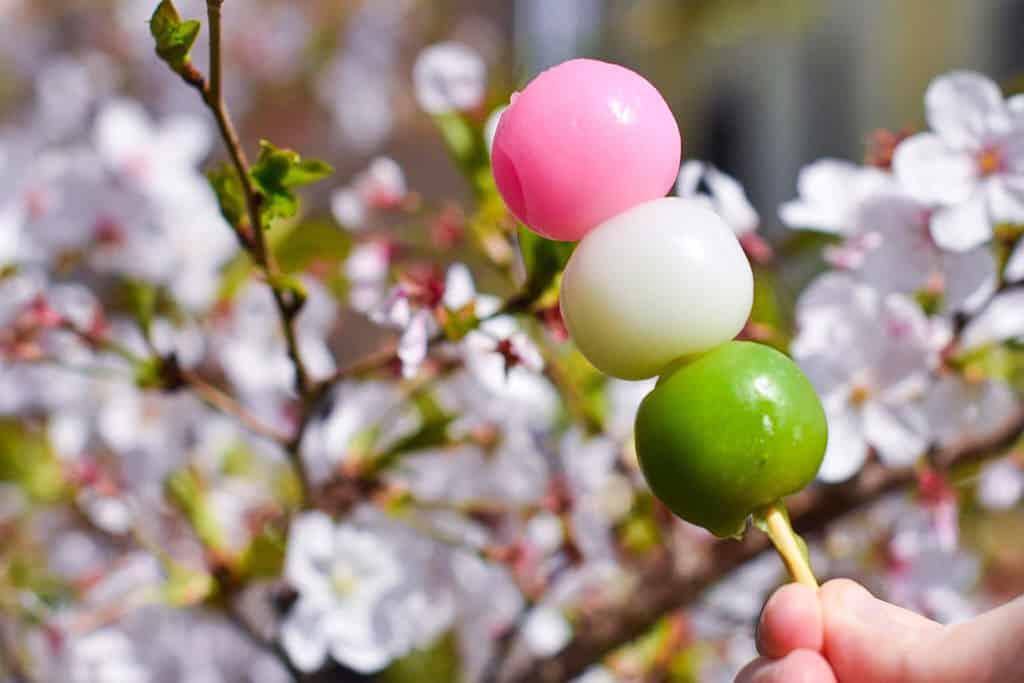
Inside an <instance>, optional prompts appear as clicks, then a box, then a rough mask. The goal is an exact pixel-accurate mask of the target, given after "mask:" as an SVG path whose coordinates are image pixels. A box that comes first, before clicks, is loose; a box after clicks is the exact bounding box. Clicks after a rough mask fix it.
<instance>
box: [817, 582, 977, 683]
mask: <svg viewBox="0 0 1024 683" xmlns="http://www.w3.org/2000/svg"><path fill="white" fill-rule="evenodd" d="M819 594H820V596H821V608H822V616H823V620H824V629H825V642H824V648H823V650H822V651H823V652H824V654H825V657H826V658H827V659H828V661H829V662H830V663H831V664H832V668H833V670H834V671H835V673H836V675H837V676H838V677H839V679H840V680H842V681H865V682H868V681H901V683H915V682H917V681H921V683H925V682H927V683H940V681H944V680H947V679H946V678H940V679H933V678H931V677H930V676H925V675H919V674H918V671H917V664H916V663H917V662H921V663H923V664H927V663H928V661H929V660H936V659H937V658H943V657H944V655H945V653H943V652H937V651H936V647H935V644H936V643H937V642H938V639H939V638H940V637H941V635H942V633H943V628H942V626H941V625H940V624H938V623H936V622H934V621H931V620H930V619H925V618H924V617H922V616H920V615H919V614H914V613H913V612H910V611H908V610H905V609H902V608H900V607H897V606H895V605H891V604H889V603H887V602H884V601H882V600H879V599H877V598H875V597H874V596H872V595H871V593H869V592H868V591H867V590H866V589H865V588H863V587H862V586H860V585H859V584H857V583H854V582H853V581H848V580H845V579H839V580H836V581H829V582H828V583H826V584H825V585H824V586H822V587H821V589H820V591H819ZM972 680H973V679H972Z"/></svg>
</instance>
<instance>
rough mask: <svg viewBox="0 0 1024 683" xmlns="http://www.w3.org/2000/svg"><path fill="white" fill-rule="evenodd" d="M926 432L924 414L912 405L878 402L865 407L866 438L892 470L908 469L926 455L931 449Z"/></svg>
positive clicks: (871, 402) (872, 402) (869, 403)
mask: <svg viewBox="0 0 1024 683" xmlns="http://www.w3.org/2000/svg"><path fill="white" fill-rule="evenodd" d="M926 429H927V425H926V424H925V423H924V417H923V415H922V414H921V413H920V412H919V411H918V410H917V409H915V408H913V407H911V406H888V405H884V404H882V403H880V402H877V401H870V402H868V403H867V404H866V405H865V406H864V436H865V438H866V439H867V441H868V443H870V444H871V445H872V446H874V447H875V450H876V451H877V452H878V458H879V459H880V460H881V461H882V463H884V464H885V465H886V466H888V467H906V466H909V465H912V464H913V463H914V462H915V461H916V460H917V459H918V458H919V457H920V456H922V455H923V454H924V452H925V449H926V448H927V446H928V440H927V438H926V436H925V433H924V432H925V430H926Z"/></svg>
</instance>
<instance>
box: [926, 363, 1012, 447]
mask: <svg viewBox="0 0 1024 683" xmlns="http://www.w3.org/2000/svg"><path fill="white" fill-rule="evenodd" d="M1019 405H1020V401H1019V399H1018V398H1017V396H1016V394H1015V393H1014V392H1013V390H1012V389H1011V388H1010V387H1009V386H1008V385H1007V384H1006V383H1005V382H1002V381H998V380H968V379H965V378H964V377H961V376H959V375H956V374H952V373H950V374H946V375H945V376H943V377H942V378H940V379H939V381H938V382H937V383H936V384H935V385H934V386H933V387H932V388H931V389H930V390H929V392H928V397H927V400H926V402H925V411H926V414H927V417H928V421H929V423H930V424H931V431H932V433H933V435H934V438H935V440H936V441H937V442H938V443H939V445H941V446H945V445H949V444H952V443H955V442H956V441H958V440H960V439H971V438H982V437H985V436H987V435H989V434H992V433H993V432H995V431H996V430H997V429H999V428H1000V427H1002V426H1003V424H1005V422H1006V420H1008V419H1009V418H1010V416H1012V415H1013V414H1014V413H1015V412H1016V411H1017V410H1018V409H1019Z"/></svg>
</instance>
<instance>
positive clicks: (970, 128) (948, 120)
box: [924, 71, 1010, 149]
mask: <svg viewBox="0 0 1024 683" xmlns="http://www.w3.org/2000/svg"><path fill="white" fill-rule="evenodd" d="M924 102H925V111H926V113H927V116H928V125H929V126H931V129H932V130H933V131H935V132H936V133H937V134H938V135H939V137H941V138H942V140H943V142H944V143H946V144H947V145H949V146H950V147H951V148H953V149H977V148H978V147H980V146H981V145H982V144H983V143H984V142H985V140H986V138H987V137H988V136H990V135H992V134H993V133H1004V132H1006V131H1007V130H1008V129H1009V127H1010V117H1009V111H1008V109H1007V106H1006V104H1005V103H1004V101H1003V94H1002V93H1001V92H1000V90H999V86H997V85H996V84H995V83H994V82H993V81H992V80H991V79H989V78H987V77H986V76H983V75H981V74H978V73H975V72H972V71H954V72H952V73H949V74H946V75H943V76H939V77H938V78H936V79H935V80H934V81H932V83H931V85H929V86H928V90H927V92H926V93H925V97H924Z"/></svg>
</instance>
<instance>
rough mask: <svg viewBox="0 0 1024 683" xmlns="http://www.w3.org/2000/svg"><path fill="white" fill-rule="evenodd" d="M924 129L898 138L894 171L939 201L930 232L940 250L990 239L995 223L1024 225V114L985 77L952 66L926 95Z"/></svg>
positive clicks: (925, 197)
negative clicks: (900, 138) (938, 207)
mask: <svg viewBox="0 0 1024 683" xmlns="http://www.w3.org/2000/svg"><path fill="white" fill-rule="evenodd" d="M925 111H926V115H927V117H928V123H929V126H930V127H931V131H930V132H926V133H918V134H917V135H914V136H911V137H909V138H907V139H906V140H904V141H903V142H902V143H901V144H900V145H899V146H898V147H897V148H896V152H895V155H894V156H893V171H894V173H895V175H896V177H897V178H898V179H899V181H900V183H901V184H902V185H903V187H905V188H906V189H907V191H908V192H910V194H911V195H913V196H914V197H916V198H918V199H920V200H922V201H925V202H932V203H935V204H938V205H940V206H941V207H942V208H940V209H939V210H938V211H937V212H936V214H935V216H934V217H933V219H932V226H931V228H932V234H933V236H934V238H935V242H936V243H937V244H938V245H939V246H940V247H942V248H943V249H949V250H951V251H966V250H968V249H973V248H974V247H977V246H978V245H980V244H983V243H985V242H987V241H988V240H989V238H990V237H991V236H992V227H993V225H995V224H997V223H1002V222H1008V223H1024V120H1022V119H1021V117H1019V116H1016V115H1015V114H1014V111H1013V110H1012V108H1011V105H1010V104H1009V103H1008V102H1007V101H1006V100H1004V99H1003V95H1002V93H1001V92H1000V91H999V87H998V86H997V85H996V84H995V83H993V82H992V81H991V80H989V79H988V78H986V77H985V76H982V75H980V74H977V73H973V72H970V71H954V72H952V73H950V74H947V75H944V76H940V77H938V78H936V79H935V80H934V81H932V83H931V85H930V86H929V87H928V91H927V93H926V94H925Z"/></svg>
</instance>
